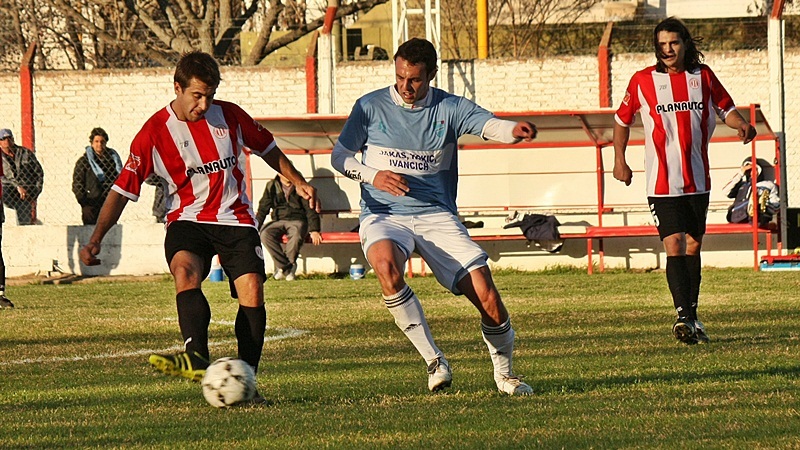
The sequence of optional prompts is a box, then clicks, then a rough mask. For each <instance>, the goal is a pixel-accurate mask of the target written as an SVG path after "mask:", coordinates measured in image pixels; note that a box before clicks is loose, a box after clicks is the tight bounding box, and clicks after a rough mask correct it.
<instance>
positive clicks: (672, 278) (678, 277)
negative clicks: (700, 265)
mask: <svg viewBox="0 0 800 450" xmlns="http://www.w3.org/2000/svg"><path fill="white" fill-rule="evenodd" d="M690 284H691V281H690V277H689V268H688V266H687V264H686V257H685V256H667V285H669V291H670V292H671V293H672V303H673V305H675V311H676V312H677V313H678V317H688V316H689V314H690V312H691V309H692V308H691V304H690V303H691V302H690V300H689V291H690V287H689V286H690Z"/></svg>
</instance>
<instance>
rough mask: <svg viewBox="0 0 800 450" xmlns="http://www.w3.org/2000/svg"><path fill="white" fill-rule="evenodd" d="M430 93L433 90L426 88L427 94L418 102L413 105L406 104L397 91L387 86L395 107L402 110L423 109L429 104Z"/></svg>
mask: <svg viewBox="0 0 800 450" xmlns="http://www.w3.org/2000/svg"><path fill="white" fill-rule="evenodd" d="M431 92H433V88H432V87H429V88H428V93H427V94H425V97H423V98H421V99H420V100H418V101H416V102H414V104H408V103H406V102H404V101H403V97H400V94H398V93H397V89H395V87H394V85H391V86H389V94H390V95H391V96H392V101H393V102H394V103H395V104H396V105H397V106H400V107H402V108H404V109H419V108H424V107H426V106H428V105H430V104H431Z"/></svg>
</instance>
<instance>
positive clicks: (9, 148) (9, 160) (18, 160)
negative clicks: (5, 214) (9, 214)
mask: <svg viewBox="0 0 800 450" xmlns="http://www.w3.org/2000/svg"><path fill="white" fill-rule="evenodd" d="M0 150H2V152H3V181H2V184H3V205H5V206H6V207H8V208H11V209H14V210H16V211H17V225H32V224H34V223H36V199H37V198H39V194H41V193H42V185H43V184H44V171H42V165H41V164H39V160H38V159H36V154H35V153H34V152H32V151H31V150H30V149H27V148H25V147H21V146H19V145H16V144H15V143H14V135H13V134H12V133H11V130H9V129H8V128H3V129H2V130H0Z"/></svg>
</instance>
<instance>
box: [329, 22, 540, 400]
mask: <svg viewBox="0 0 800 450" xmlns="http://www.w3.org/2000/svg"><path fill="white" fill-rule="evenodd" d="M394 61H395V64H394V65H395V81H396V83H395V84H394V85H393V86H389V87H387V88H383V89H379V90H377V91H374V92H372V93H369V94H367V95H365V96H363V97H361V98H360V99H359V100H358V101H357V102H356V104H355V106H353V110H352V112H351V113H350V116H349V118H348V119H347V122H346V123H345V125H344V128H343V129H342V132H341V134H340V136H339V140H338V142H337V143H336V145H335V146H334V148H333V153H332V155H331V162H332V164H333V167H334V168H336V170H338V171H339V172H341V173H343V174H344V175H346V176H347V177H349V178H351V179H353V180H356V181H359V182H361V211H362V213H361V217H360V220H359V221H360V227H359V233H360V236H361V242H362V248H363V250H364V254H365V255H366V257H367V260H368V261H369V263H370V265H371V266H372V269H373V270H374V271H375V274H376V275H377V276H378V280H379V281H380V284H381V289H382V291H383V299H384V302H385V304H386V307H387V308H388V309H389V312H391V314H392V316H394V319H395V323H396V324H397V326H398V327H399V328H400V329H401V330H402V331H403V332H404V333H405V334H406V337H408V339H409V340H410V341H411V342H412V344H413V345H414V346H415V347H416V349H417V351H418V352H419V353H420V355H421V356H422V357H423V359H424V360H425V363H426V364H427V367H428V389H429V390H431V391H438V390H440V389H443V388H446V387H449V386H450V385H451V382H452V374H451V370H450V364H449V363H448V362H447V359H445V357H444V353H443V352H442V351H441V350H439V348H438V347H437V346H436V344H435V343H434V341H433V338H432V336H431V331H430V328H429V327H428V323H427V321H426V319H425V315H424V313H423V311H422V306H421V304H420V301H419V299H418V298H417V296H416V294H415V293H414V292H413V291H412V290H411V287H409V286H408V285H407V284H406V282H405V279H404V278H403V268H404V267H405V262H406V261H407V260H408V258H409V257H410V256H411V253H412V252H414V251H416V252H417V253H419V254H420V255H421V256H422V257H423V258H424V259H425V262H426V263H427V264H428V266H430V268H431V270H432V271H433V273H434V275H435V276H436V279H437V280H438V281H439V283H441V284H442V285H443V286H444V287H445V288H447V289H449V290H450V291H451V292H453V293H454V294H457V295H459V294H463V295H465V296H466V297H467V299H469V300H470V302H472V304H473V305H475V307H476V308H477V309H478V311H479V312H480V314H481V331H482V333H483V339H484V341H485V342H486V345H487V346H488V347H489V352H490V354H491V358H492V363H493V365H494V380H495V383H496V385H497V388H498V389H499V390H500V391H501V392H503V393H505V394H509V395H529V394H530V393H531V392H532V389H531V387H530V386H529V385H528V384H526V383H524V382H523V381H521V379H520V377H518V376H517V375H515V374H514V373H513V372H512V370H511V369H512V367H511V362H512V357H511V356H512V351H513V348H514V329H513V328H512V327H511V321H510V319H509V314H508V311H507V310H506V308H505V306H504V305H503V302H502V300H501V299H500V294H499V293H498V292H497V288H496V287H495V285H494V282H493V280H492V275H491V272H490V271H489V268H488V266H487V264H486V260H487V255H486V253H485V252H484V251H483V250H482V249H481V248H480V247H479V246H478V245H477V244H475V243H474V242H473V241H472V240H471V239H470V237H469V234H468V232H467V230H466V228H464V226H463V225H462V224H461V222H460V221H459V220H458V217H457V216H456V214H457V209H456V186H457V183H458V154H457V148H458V146H457V142H458V138H459V136H461V135H464V134H474V135H479V136H482V137H484V138H487V139H494V140H497V141H502V142H507V143H514V142H518V141H520V140H522V139H524V140H526V141H530V140H532V139H534V138H535V137H536V127H535V126H534V125H533V124H532V123H530V122H512V121H508V120H500V119H498V118H496V117H495V116H494V115H493V114H492V113H490V112H489V111H487V110H485V109H483V108H481V107H479V106H478V105H476V104H475V103H473V102H471V101H469V100H467V99H465V98H463V97H459V96H456V95H452V94H449V93H447V92H445V91H442V90H440V89H435V88H431V87H430V86H429V85H430V82H431V81H432V80H433V79H434V77H435V76H436V71H437V67H436V49H435V48H434V47H433V44H431V43H430V42H428V41H426V40H424V39H417V38H414V39H411V40H409V41H407V42H405V43H404V44H403V45H401V46H400V47H399V48H398V50H397V54H396V55H395V57H394ZM359 151H361V152H362V158H361V161H359V160H358V159H357V158H356V153H357V152H359Z"/></svg>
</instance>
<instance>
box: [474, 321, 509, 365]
mask: <svg viewBox="0 0 800 450" xmlns="http://www.w3.org/2000/svg"><path fill="white" fill-rule="evenodd" d="M481 333H482V334H483V342H486V346H487V347H489V354H490V355H491V356H492V365H494V378H495V380H497V379H498V378H499V377H507V376H511V374H512V372H511V359H512V353H513V352H514V329H513V328H511V319H507V320H506V321H505V322H504V323H501V324H500V325H499V326H496V327H491V326H489V325H486V324H485V323H483V322H481Z"/></svg>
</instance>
